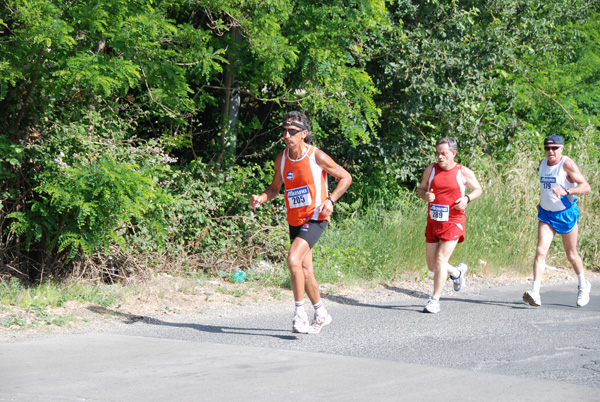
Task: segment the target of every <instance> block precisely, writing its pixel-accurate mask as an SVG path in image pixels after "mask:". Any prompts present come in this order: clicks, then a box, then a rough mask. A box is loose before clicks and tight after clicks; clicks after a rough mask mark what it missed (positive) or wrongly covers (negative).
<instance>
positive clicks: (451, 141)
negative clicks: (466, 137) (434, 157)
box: [435, 137, 458, 151]
mask: <svg viewBox="0 0 600 402" xmlns="http://www.w3.org/2000/svg"><path fill="white" fill-rule="evenodd" d="M441 144H448V149H449V150H450V151H458V144H457V143H456V139H455V138H453V137H444V138H440V139H439V140H438V141H437V142H436V143H435V147H436V148H437V146H438V145H441Z"/></svg>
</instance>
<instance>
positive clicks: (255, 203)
mask: <svg viewBox="0 0 600 402" xmlns="http://www.w3.org/2000/svg"><path fill="white" fill-rule="evenodd" d="M260 204H262V200H261V199H260V195H255V194H252V196H251V197H250V206H251V207H252V208H258V207H260Z"/></svg>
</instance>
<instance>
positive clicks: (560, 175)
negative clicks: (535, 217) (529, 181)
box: [539, 155, 577, 212]
mask: <svg viewBox="0 0 600 402" xmlns="http://www.w3.org/2000/svg"><path fill="white" fill-rule="evenodd" d="M567 160H569V157H568V156H564V155H563V157H562V158H561V160H560V162H558V163H557V164H556V165H553V166H548V159H547V158H544V159H543V160H542V163H541V164H540V170H539V176H540V206H541V207H542V208H544V209H545V210H546V211H552V212H559V211H564V210H565V209H567V208H570V207H571V206H572V205H573V203H575V202H576V201H577V198H576V197H575V196H573V195H568V196H567V195H564V196H557V195H556V194H554V193H553V192H552V189H553V188H557V187H562V188H564V189H565V190H569V189H571V188H573V187H577V183H571V182H570V181H569V180H567V174H566V173H565V169H564V168H563V165H564V164H565V161H567Z"/></svg>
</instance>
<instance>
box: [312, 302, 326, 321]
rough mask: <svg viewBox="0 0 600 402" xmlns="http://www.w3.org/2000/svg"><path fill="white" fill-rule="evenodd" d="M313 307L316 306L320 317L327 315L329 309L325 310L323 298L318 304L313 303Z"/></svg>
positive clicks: (316, 312)
mask: <svg viewBox="0 0 600 402" xmlns="http://www.w3.org/2000/svg"><path fill="white" fill-rule="evenodd" d="M313 307H314V308H315V314H316V315H318V316H319V317H322V316H324V315H327V310H325V307H324V306H323V300H319V301H318V302H317V304H313Z"/></svg>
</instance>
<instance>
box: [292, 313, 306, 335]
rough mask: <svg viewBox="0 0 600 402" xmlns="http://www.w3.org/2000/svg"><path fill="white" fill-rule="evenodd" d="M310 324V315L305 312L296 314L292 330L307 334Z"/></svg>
mask: <svg viewBox="0 0 600 402" xmlns="http://www.w3.org/2000/svg"><path fill="white" fill-rule="evenodd" d="M309 328H310V325H309V324H308V316H307V315H306V313H304V314H296V315H295V316H294V320H293V321H292V332H294V333H296V334H307V333H308V330H309Z"/></svg>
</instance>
